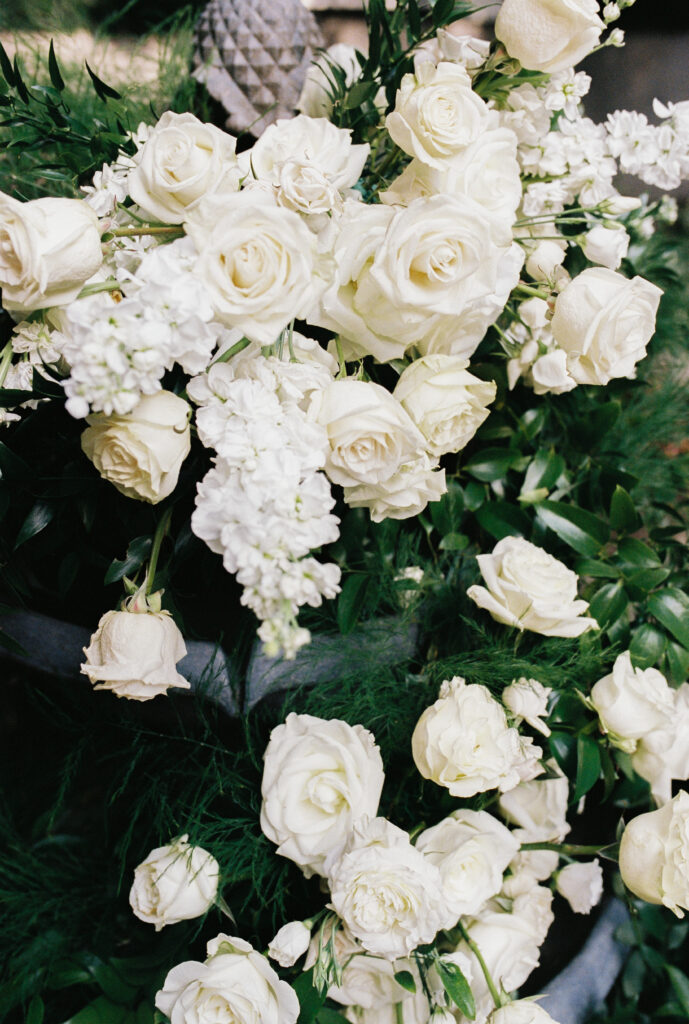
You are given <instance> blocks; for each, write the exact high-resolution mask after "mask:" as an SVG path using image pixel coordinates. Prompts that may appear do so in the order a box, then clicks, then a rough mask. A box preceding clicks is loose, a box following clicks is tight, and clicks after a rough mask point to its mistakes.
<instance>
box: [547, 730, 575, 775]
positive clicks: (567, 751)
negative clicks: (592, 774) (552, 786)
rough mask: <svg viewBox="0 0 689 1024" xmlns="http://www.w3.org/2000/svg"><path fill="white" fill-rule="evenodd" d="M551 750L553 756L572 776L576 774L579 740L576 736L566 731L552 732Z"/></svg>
mask: <svg viewBox="0 0 689 1024" xmlns="http://www.w3.org/2000/svg"><path fill="white" fill-rule="evenodd" d="M549 743H550V750H551V752H552V755H553V757H554V758H555V760H556V761H557V763H558V764H559V766H560V768H562V770H563V772H564V773H565V775H567V776H569V777H570V778H571V777H572V776H573V775H574V773H575V770H576V765H577V749H576V748H577V741H576V737H575V736H570V735H569V733H566V732H552V733H551V734H550V737H549Z"/></svg>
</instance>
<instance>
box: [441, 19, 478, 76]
mask: <svg viewBox="0 0 689 1024" xmlns="http://www.w3.org/2000/svg"><path fill="white" fill-rule="evenodd" d="M436 38H437V40H438V47H439V49H440V52H441V54H442V56H443V57H444V58H445V59H446V60H449V61H452V62H453V63H455V64H462V65H463V66H464V67H465V68H466V69H467V71H478V70H479V69H480V68H482V67H483V65H484V64H485V62H486V59H487V57H488V54H489V52H490V42H489V41H488V40H487V39H479V38H477V37H476V36H465V35H459V36H456V35H455V34H454V33H453V32H450V31H448V29H446V28H441V29H438V34H437V37H436Z"/></svg>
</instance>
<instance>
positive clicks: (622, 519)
mask: <svg viewBox="0 0 689 1024" xmlns="http://www.w3.org/2000/svg"><path fill="white" fill-rule="evenodd" d="M640 524H641V520H640V518H639V514H638V512H637V511H636V508H635V507H634V502H633V501H632V499H631V497H630V495H629V494H628V492H627V491H625V489H624V487H620V485H619V484H618V485H617V487H616V488H615V491H614V493H613V496H612V499H611V501H610V525H611V527H612V528H613V530H616V531H617V533H633V531H634V530H638V528H639V526H640Z"/></svg>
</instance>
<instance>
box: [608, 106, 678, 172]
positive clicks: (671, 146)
mask: <svg viewBox="0 0 689 1024" xmlns="http://www.w3.org/2000/svg"><path fill="white" fill-rule="evenodd" d="M653 110H654V113H655V114H656V116H657V117H658V118H659V119H661V120H660V124H658V125H654V124H650V123H649V121H648V118H647V117H646V115H645V114H640V113H638V112H637V111H635V110H616V111H615V112H614V113H613V114H609V115H608V119H607V121H606V129H607V132H608V146H609V149H610V152H611V154H612V155H613V156H614V157H615V158H616V159H617V160H618V162H619V166H620V170H622V171H624V172H625V173H626V174H633V175H635V176H636V177H637V178H641V180H642V181H645V182H646V184H647V185H656V186H657V187H658V188H662V189H665V190H668V191H669V190H672V189H675V188H679V186H680V185H681V183H682V182H683V181H686V180H687V178H689V100H684V101H683V102H681V103H661V102H660V100H658V99H656V100H654V101H653Z"/></svg>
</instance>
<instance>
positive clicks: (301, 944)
mask: <svg viewBox="0 0 689 1024" xmlns="http://www.w3.org/2000/svg"><path fill="white" fill-rule="evenodd" d="M310 941H311V931H310V929H309V928H308V927H307V926H306V925H305V924H304V922H303V921H290V922H289V923H288V924H283V926H282V928H280V930H279V931H278V932H277V934H276V935H275V936H274V938H273V939H271V941H270V942H269V943H268V956H269V957H270V958H271V959H272V960H276V961H277V962H278V963H279V964H280V967H292V966H293V965H294V964H296V962H297V960H298V959H299V957H300V956H301V955H302V953H305V952H306V950H307V949H308V948H309V943H310Z"/></svg>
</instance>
